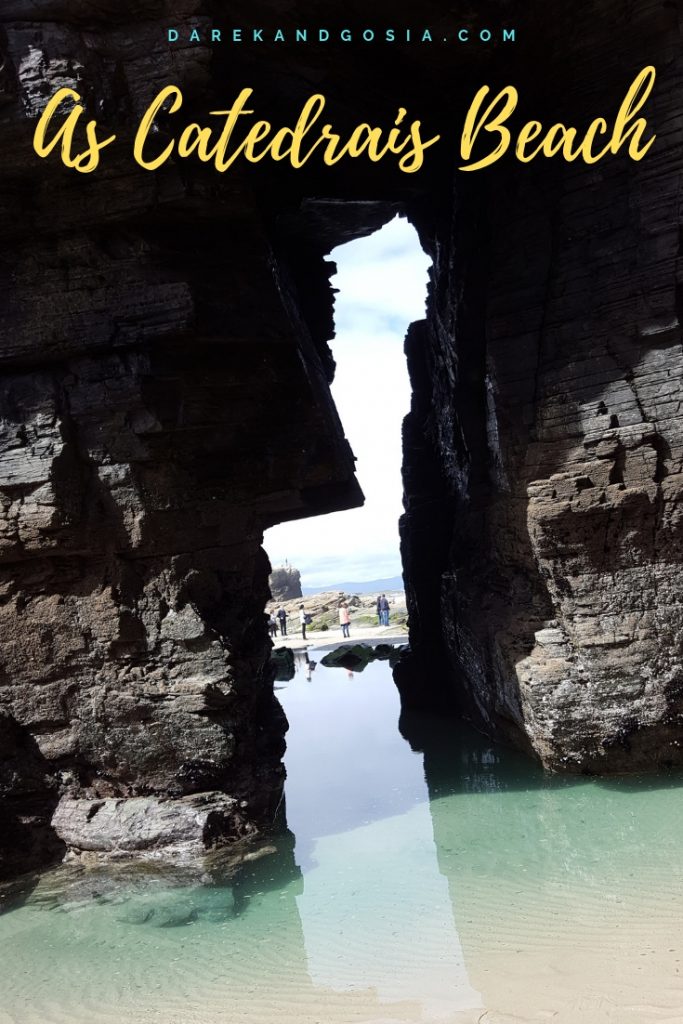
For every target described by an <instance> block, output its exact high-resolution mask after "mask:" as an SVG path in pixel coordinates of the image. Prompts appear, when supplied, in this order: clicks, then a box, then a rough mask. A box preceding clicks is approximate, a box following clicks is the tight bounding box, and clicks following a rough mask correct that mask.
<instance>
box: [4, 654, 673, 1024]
mask: <svg viewBox="0 0 683 1024" xmlns="http://www.w3.org/2000/svg"><path fill="white" fill-rule="evenodd" d="M312 657H313V658H317V655H316V654H315V652H313V653H312ZM278 687H279V689H278V696H279V697H280V699H281V701H282V703H283V705H284V707H285V710H286V712H287V716H288V718H289V721H290V733H289V736H288V752H287V771H288V781H287V792H286V812H287V824H288V827H289V830H290V833H291V834H293V836H294V837H295V842H294V841H293V840H292V835H291V834H290V833H287V834H278V835H274V836H272V837H268V838H267V839H266V841H265V842H264V843H263V844H262V845H261V849H260V851H259V852H260V853H261V854H262V856H260V857H258V859H255V860H253V861H249V862H247V863H243V864H241V865H239V867H237V868H230V869H228V868H227V867H226V866H225V865H221V864H217V865H216V866H215V867H213V868H211V867H210V868H209V869H208V870H207V871H206V872H205V873H204V874H203V875H202V876H201V877H200V876H198V875H196V874H195V873H193V872H191V871H184V870H180V869H176V870H169V871H165V872H160V871H158V870H157V869H153V868H151V867H149V866H140V867H139V868H137V869H135V870H123V869H120V868H119V869H116V870H114V869H110V870H107V871H97V872H93V871H90V872H83V871H82V870H76V869H66V868H60V869H58V870H56V871H51V872H47V873H46V874H45V875H43V876H42V877H41V879H40V880H39V881H38V882H37V884H36V882H35V880H33V882H32V883H31V885H30V886H27V887H26V889H25V890H19V891H16V890H13V891H12V893H11V895H8V894H5V896H4V899H3V901H2V902H1V903H0V907H1V908H2V911H3V912H2V913H0V1024H39V1022H40V1024H52V1022H54V1024H57V1022H59V1024H77V1022H80V1021H83V1022H86V1021H87V1022H89V1024H90V1022H92V1024H99V1022H110V1021H111V1022H112V1024H113V1022H115V1021H116V1022H117V1024H118V1022H124V1024H146V1022H151V1021H164V1022H168V1024H200V1022H206V1024H212V1022H219V1021H220V1022H225V1024H233V1022H234V1024H275V1022H278V1024H279V1022H285V1024H317V1022H319V1024H346V1022H348V1024H352V1022H359V1024H361V1022H367V1024H370V1022H372V1024H399V1022H424V1024H522V1022H524V1024H526V1022H549V1021H550V1022H553V1024H601V1022H614V1024H617V1022H618V1024H654V1022H658V1024H682V1022H683V981H682V980H681V959H682V957H681V951H682V950H683V855H682V850H683V806H682V803H681V798H682V793H683V789H682V788H681V785H682V783H683V779H682V778H681V776H680V775H679V776H671V777H658V778H646V779H629V780H621V781H616V780H602V781H595V780H587V779H566V778H551V777H547V776H544V775H543V773H542V772H540V771H539V770H538V769H537V768H536V766H534V765H533V764H531V763H530V762H528V761H527V760H526V759H525V758H523V757H522V756H520V755H518V754H516V753H515V752H512V751H508V750H504V749H500V748H496V747H494V746H492V745H490V744H489V743H488V742H487V741H486V740H485V739H484V738H483V737H481V736H479V735H478V734H477V733H473V732H470V731H467V730H465V729H463V728H461V727H457V726H456V725H454V724H453V723H445V722H439V721H438V720H431V719H429V718H419V717H418V718H413V719H408V720H407V721H403V722H402V723H401V724H402V728H403V731H404V733H405V734H406V736H407V737H408V739H409V740H410V743H409V742H408V740H406V739H405V738H404V737H403V736H402V735H401V732H400V731H399V728H398V719H399V710H400V709H399V703H398V696H397V693H396V690H395V688H394V685H393V681H392V679H391V674H390V669H389V668H388V666H387V665H386V664H385V663H374V664H371V665H369V666H368V667H367V668H366V669H365V671H364V672H362V673H360V674H350V673H347V672H346V671H345V670H344V669H325V668H324V667H322V666H321V665H320V664H318V665H317V666H316V667H315V669H314V670H313V671H311V670H310V668H309V666H307V665H306V663H305V662H299V664H298V671H297V675H296V677H295V678H294V679H293V680H292V681H291V682H289V683H286V684H278ZM411 743H412V745H413V747H414V748H415V749H411V745H410V744H411Z"/></svg>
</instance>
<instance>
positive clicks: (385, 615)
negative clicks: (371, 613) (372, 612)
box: [379, 594, 389, 626]
mask: <svg viewBox="0 0 683 1024" xmlns="http://www.w3.org/2000/svg"><path fill="white" fill-rule="evenodd" d="M379 607H380V611H381V613H382V618H381V623H380V625H382V626H388V625H389V602H388V601H387V597H386V594H382V596H381V598H380V602H379Z"/></svg>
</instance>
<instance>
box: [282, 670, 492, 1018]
mask: <svg viewBox="0 0 683 1024" xmlns="http://www.w3.org/2000/svg"><path fill="white" fill-rule="evenodd" d="M280 699H281V700H282V702H283V705H284V708H285V711H286V714H287V717H288V719H289V722H290V733H289V741H288V750H287V756H286V764H287V819H288V823H289V826H290V828H291V829H292V830H293V832H294V833H295V835H296V854H295V855H296V858H297V862H298V864H299V865H300V866H301V867H302V869H303V871H304V885H303V891H302V893H301V895H300V896H299V897H298V898H297V903H298V907H299V911H300V915H301V922H302V928H303V934H304V941H305V944H306V951H307V957H308V965H309V971H310V975H311V978H312V980H313V981H314V983H315V984H317V985H320V986H322V987H325V988H333V989H342V990H343V989H353V988H354V987H356V986H358V985H367V986H370V987H372V988H373V989H375V990H376V991H377V993H378V995H379V996H380V998H381V999H386V1000H391V1001H403V1002H407V1003H409V1004H414V1006H415V1007H416V1009H417V1010H418V1011H419V1013H418V1016H417V1018H416V1019H417V1020H422V1019H425V1020H441V1019H445V1016H448V1015H449V1014H450V1015H452V1014H453V1013H454V1012H456V1011H465V1010H469V1009H474V1008H477V1007H481V1000H480V998H479V996H478V994H477V993H476V992H475V991H474V990H473V989H472V987H471V986H470V984H469V982H468V978H467V973H466V970H465V967H464V961H463V954H462V950H461V947H460V940H459V938H458V934H457V931H456V928H455V924H454V920H453V914H452V911H451V905H450V900H449V896H448V887H447V883H446V880H445V878H444V877H443V874H442V872H441V871H440V868H439V863H438V858H437V851H436V847H435V843H434V835H433V829H432V820H431V816H430V810H429V793H428V789H427V784H426V782H425V776H424V770H423V759H422V757H421V756H420V755H419V754H418V755H416V754H414V753H413V752H412V751H411V750H410V748H409V746H408V745H407V744H406V743H405V742H404V741H403V739H402V738H401V736H400V734H399V733H398V731H397V729H396V726H395V723H396V722H397V720H398V715H399V710H400V709H399V701H398V694H397V693H396V691H395V689H394V688H393V686H392V685H391V676H390V673H389V671H388V669H387V666H386V665H382V664H377V663H375V664H370V665H369V666H368V667H367V668H366V670H365V671H364V673H363V674H362V676H361V675H354V674H353V673H349V672H347V671H346V670H345V669H324V668H322V669H321V670H320V671H319V672H318V674H317V676H316V680H315V687H314V688H313V689H312V690H311V689H307V688H305V687H303V686H297V685H296V681H295V682H294V683H293V684H292V686H291V687H289V688H288V689H287V690H286V691H285V692H284V693H282V694H281V695H280ZM425 1014H426V1016H424V1015H425ZM449 1019H452V1017H449ZM463 1019H464V1018H463ZM468 1019H469V1018H468Z"/></svg>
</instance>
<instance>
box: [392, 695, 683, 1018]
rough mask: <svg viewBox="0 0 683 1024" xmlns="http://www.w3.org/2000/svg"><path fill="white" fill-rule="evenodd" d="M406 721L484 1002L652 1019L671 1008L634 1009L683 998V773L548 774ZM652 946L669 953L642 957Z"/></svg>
mask: <svg viewBox="0 0 683 1024" xmlns="http://www.w3.org/2000/svg"><path fill="white" fill-rule="evenodd" d="M401 731H402V734H403V735H404V737H406V738H407V739H408V740H409V742H410V744H411V746H412V747H413V749H414V750H422V751H423V752H424V765H425V774H426V779H427V784H428V787H429V794H430V812H431V816H432V822H433V828H434V838H435V842H436V848H437V855H438V863H439V869H440V871H441V873H442V874H443V875H444V876H445V878H446V879H447V881H448V888H449V894H450V899H451V903H452V907H453V914H454V919H455V922H456V927H457V930H458V934H459V937H460V941H461V943H462V949H463V954H464V957H465V961H466V965H467V970H468V975H469V978H470V981H471V983H472V984H473V986H474V987H475V988H476V989H478V990H479V991H480V992H481V993H482V996H483V1000H484V1005H486V1006H492V1007H498V1008H499V1009H501V1010H502V1009H503V1008H504V1009H505V1011H506V1012H507V1013H508V1014H509V1015H510V1019H518V1018H519V1019H525V1020H526V1019H537V1018H536V1016H534V1014H537V1015H538V1014H540V1013H541V1012H545V1011H546V1010H547V1009H548V1007H549V1006H551V1007H552V1008H553V1010H554V1011H555V1012H557V1013H558V1014H559V1015H560V1019H562V1020H565V1019H566V1020H567V1021H571V1024H594V1022H595V1021H596V1020H600V1021H608V1020H609V1021H612V1020H614V1022H615V1024H617V1022H619V1024H625V1022H628V1024H643V1021H644V1020H647V1021H649V1020H655V1019H659V1018H655V1017H648V1016H647V1015H646V1014H645V1015H644V1016H641V1017H639V1016H638V1014H637V1013H636V1014H635V1016H633V1015H632V1014H633V1012H634V1011H633V1005H634V1004H635V1002H637V1001H640V1002H643V1001H644V1000H646V999H647V998H648V994H651V997H652V999H653V1000H656V999H657V998H659V995H660V993H662V992H667V993H668V996H671V994H672V993H675V992H676V991H677V996H676V997H677V998H678V999H679V1000H680V997H681V994H682V993H681V989H680V986H679V985H678V982H675V983H674V988H672V978H675V977H677V975H676V974H675V970H674V966H673V964H672V963H667V957H668V958H669V960H671V958H672V957H673V953H672V952H671V949H672V948H673V947H676V948H680V942H683V927H682V926H681V924H680V913H679V909H678V908H680V907H681V906H682V905H683V865H681V861H680V856H679V851H680V848H681V846H682V845H683V821H682V820H681V818H680V815H677V814H675V813H673V812H674V809H675V807H676V806H677V799H678V797H677V793H678V787H679V786H680V785H681V783H682V782H683V780H681V779H680V778H675V777H672V778H670V779H666V778H659V779H657V778H646V779H640V780H637V779H636V780H631V781H629V782H625V783H624V784H621V783H620V782H618V781H617V780H613V781H609V782H603V781H597V780H594V779H590V778H588V777H571V776H569V777H568V776H549V775H547V774H545V773H544V772H543V771H542V770H541V768H540V767H539V766H538V764H537V763H536V762H534V761H533V760H531V759H529V758H526V757H525V756H524V755H523V754H521V753H520V752H519V751H517V750H515V749H509V748H504V747H499V746H494V745H492V744H491V742H490V741H489V740H488V739H487V738H486V737H485V736H483V735H481V734H480V733H478V732H475V731H474V730H471V729H468V728H467V727H466V726H464V725H462V724H458V723H455V722H453V721H448V720H440V719H437V718H433V717H430V716H425V715H419V714H409V713H405V712H404V713H403V715H402V716H401ZM672 900H673V903H672V904H671V905H669V904H670V901H672ZM643 950H650V951H652V952H653V953H654V952H656V957H653V958H652V961H647V962H645V961H643V959H642V957H643ZM655 959H656V961H657V963H656V964H655V963H654V960H655ZM669 970H670V974H669V977H668V978H667V977H666V976H665V974H666V971H669ZM634 979H637V984H638V985H639V986H640V989H641V991H640V994H639V995H638V996H637V999H636V993H635V992H632V991H631V987H632V985H633V984H634ZM579 991H584V992H585V993H586V995H585V1005H583V1006H582V1008H578V1009H577V1007H576V998H577V992H579ZM668 996H667V997H666V998H668ZM671 997H672V998H673V996H671ZM663 998H665V997H663ZM501 1000H504V1002H501ZM667 1005H668V1003H667ZM606 1006H609V1007H610V1008H609V1012H608V1011H607V1010H606V1009H605V1007H606ZM567 1007H571V1008H572V1009H571V1013H570V1015H569V1016H567V1017H566V1018H565V1017H564V1016H562V1013H563V1012H565V1011H566V1010H567ZM641 1010H642V1007H641ZM613 1012H614V1014H615V1016H614V1017H612V1016H611V1015H610V1014H611V1013H613ZM638 1012H641V1011H640V1010H639V1011H638ZM572 1014H575V1015H572ZM515 1015H517V1016H515ZM486 1019H487V1018H486ZM492 1019H497V1018H495V1015H494V1016H493V1018H492ZM501 1019H503V1020H507V1019H508V1018H507V1017H505V1016H503V1017H502V1018H501ZM672 1019H673V1018H672Z"/></svg>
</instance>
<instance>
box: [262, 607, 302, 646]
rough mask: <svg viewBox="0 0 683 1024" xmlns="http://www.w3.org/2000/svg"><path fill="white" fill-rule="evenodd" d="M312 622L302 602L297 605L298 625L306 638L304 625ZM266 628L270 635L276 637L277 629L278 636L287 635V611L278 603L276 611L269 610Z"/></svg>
mask: <svg viewBox="0 0 683 1024" xmlns="http://www.w3.org/2000/svg"><path fill="white" fill-rule="evenodd" d="M312 622H313V617H312V616H311V615H310V614H309V613H308V612H307V611H306V609H305V608H304V606H303V605H302V604H300V605H299V625H300V626H301V636H302V638H303V639H304V640H305V639H306V626H310V624H311V623H312ZM268 629H269V630H270V635H271V636H272V637H276V636H277V634H278V629H279V631H280V636H287V611H286V609H285V608H283V607H282V605H280V607H279V608H278V610H277V611H271V612H270V615H269V616H268Z"/></svg>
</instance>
